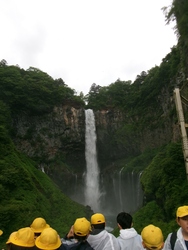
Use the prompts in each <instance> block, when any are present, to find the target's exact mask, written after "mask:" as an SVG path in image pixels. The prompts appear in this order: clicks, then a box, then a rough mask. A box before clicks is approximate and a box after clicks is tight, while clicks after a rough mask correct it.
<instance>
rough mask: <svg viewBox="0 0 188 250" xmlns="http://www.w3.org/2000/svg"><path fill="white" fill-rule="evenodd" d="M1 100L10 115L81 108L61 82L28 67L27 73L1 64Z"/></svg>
mask: <svg viewBox="0 0 188 250" xmlns="http://www.w3.org/2000/svg"><path fill="white" fill-rule="evenodd" d="M0 100H2V101H3V102H4V103H5V104H6V105H7V106H8V107H9V108H10V110H11V112H16V113H18V112H19V113H22V112H27V113H29V114H30V115H41V114H45V113H48V112H50V111H52V109H53V107H54V106H57V105H61V104H65V103H68V102H69V103H71V105H73V106H80V107H84V105H85V103H84V101H83V100H82V98H81V97H79V96H76V95H75V91H74V90H73V89H71V88H69V87H68V86H67V85H66V84H65V83H64V81H63V80H62V79H61V78H60V79H55V80H53V79H52V77H50V76H49V75H48V74H47V73H45V72H42V71H41V70H39V69H37V68H34V67H30V68H29V69H28V70H23V69H20V68H19V67H17V66H7V64H6V61H5V60H2V61H1V63H0Z"/></svg>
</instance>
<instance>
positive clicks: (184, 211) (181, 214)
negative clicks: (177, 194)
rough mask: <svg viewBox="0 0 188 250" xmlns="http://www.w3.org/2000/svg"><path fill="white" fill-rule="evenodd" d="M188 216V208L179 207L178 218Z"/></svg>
mask: <svg viewBox="0 0 188 250" xmlns="http://www.w3.org/2000/svg"><path fill="white" fill-rule="evenodd" d="M186 215H188V206H182V207H178V209H177V212H176V217H184V216H186Z"/></svg>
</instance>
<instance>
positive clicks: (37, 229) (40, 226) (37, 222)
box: [30, 217, 50, 233]
mask: <svg viewBox="0 0 188 250" xmlns="http://www.w3.org/2000/svg"><path fill="white" fill-rule="evenodd" d="M30 227H31V229H32V230H33V231H34V233H41V232H42V231H43V230H44V229H45V228H48V227H50V226H49V225H48V224H47V223H46V221H45V219H43V218H41V217H39V218H36V219H34V221H33V222H32V224H31V226H30Z"/></svg>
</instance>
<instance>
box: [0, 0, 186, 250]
mask: <svg viewBox="0 0 188 250" xmlns="http://www.w3.org/2000/svg"><path fill="white" fill-rule="evenodd" d="M166 17H167V21H170V20H171V18H175V19H176V21H177V27H176V31H177V33H178V37H179V42H178V45H177V46H176V47H174V48H172V49H171V52H170V53H169V54H168V55H166V57H165V58H164V59H163V60H162V62H161V65H159V66H155V67H153V68H152V69H150V70H148V71H147V72H141V73H140V75H137V77H136V79H135V81H134V82H130V81H121V80H120V79H118V80H117V81H116V82H114V83H111V84H110V85H109V86H107V87H101V86H99V85H96V84H93V85H92V86H91V89H90V91H89V93H88V95H87V96H86V97H83V96H82V95H81V96H76V95H75V92H74V90H72V89H71V88H69V87H68V86H67V85H66V84H65V83H64V82H63V80H62V79H56V80H54V79H52V78H51V77H50V76H49V75H48V74H47V73H45V72H42V71H41V70H39V69H36V68H33V67H31V68H29V69H28V70H26V71H25V70H23V69H20V68H19V67H17V66H8V65H7V63H6V61H5V60H2V61H1V62H0V201H1V203H0V217H1V218H0V220H1V229H2V230H3V231H4V234H3V235H2V236H1V242H2V243H1V245H0V247H2V248H4V243H5V241H6V240H7V238H8V236H9V234H10V233H11V232H12V231H14V230H17V229H19V228H20V227H23V226H29V225H30V224H31V222H32V220H33V219H34V218H35V217H37V216H42V217H45V219H46V220H47V222H48V223H49V224H50V225H51V226H52V227H54V228H56V229H57V230H58V232H59V234H60V235H64V233H66V232H67V230H68V229H69V227H70V224H71V223H72V222H73V221H74V220H75V218H76V217H78V216H86V217H88V218H89V216H90V212H91V211H90V209H89V208H86V207H83V206H81V205H79V204H77V203H75V202H73V201H71V200H70V199H68V198H67V197H66V196H65V195H64V194H63V193H62V192H61V191H60V190H59V188H58V187H57V186H56V185H54V183H53V182H52V181H51V180H50V179H49V178H48V176H47V175H46V174H44V173H43V172H41V171H39V170H37V169H36V166H35V165H36V162H34V161H31V159H29V158H28V157H26V156H25V155H23V154H22V153H20V152H18V151H17V150H16V149H15V146H14V144H13V142H12V140H11V135H12V133H13V129H12V127H11V123H12V121H11V119H12V114H13V113H27V114H29V115H43V114H46V113H48V112H50V111H51V110H52V109H53V108H54V106H57V105H61V104H65V103H68V104H70V105H72V106H76V107H84V106H85V103H84V101H83V99H84V98H85V99H86V100H87V103H88V104H87V108H92V109H94V110H98V109H118V110H121V111H123V112H124V114H125V116H126V117H128V118H129V120H131V121H132V124H134V128H133V127H132V125H131V123H127V124H126V123H125V124H124V126H123V128H122V129H121V131H118V133H117V140H119V141H120V142H122V143H124V142H123V140H124V135H125V134H128V135H129V136H130V138H131V137H132V131H133V130H134V131H135V130H137V132H139V131H142V129H143V128H145V129H148V128H150V129H153V128H156V127H157V128H158V127H160V128H163V126H164V119H163V117H162V116H161V115H162V114H163V113H167V114H168V116H169V119H170V118H171V117H172V116H173V115H175V109H174V106H172V107H171V105H170V104H169V103H170V102H169V103H167V104H168V106H167V107H165V108H164V107H161V105H159V104H160V102H161V93H162V92H163V94H164V93H165V94H166V95H168V93H172V92H173V89H174V87H175V86H176V85H177V84H178V86H180V87H181V86H183V85H185V84H186V78H187V77H188V59H187V54H188V53H187V52H188V39H187V37H188V32H187V23H188V20H187V19H188V2H187V0H182V1H178V0H174V1H173V3H172V6H171V8H170V10H169V11H167V12H166ZM163 96H164V95H163ZM166 99H170V96H166ZM163 109H165V110H163ZM153 114H155V120H153ZM28 136H29V135H28ZM130 159H131V160H129V161H128V162H126V166H127V170H129V169H136V170H137V171H143V173H142V177H141V182H142V185H143V189H144V192H145V203H144V206H143V207H142V208H141V209H140V210H139V211H138V212H137V213H136V214H135V215H134V225H135V228H136V229H137V230H138V231H139V232H140V231H141V229H142V228H143V227H144V226H145V225H147V224H150V223H153V224H155V225H157V226H159V227H161V228H162V230H163V233H164V235H165V237H166V235H167V234H168V233H169V232H170V231H172V230H174V229H175V228H177V225H176V223H175V211H176V209H177V207H178V206H179V205H184V204H188V197H187V190H188V182H187V179H186V174H185V166H184V160H183V154H182V147H181V144H179V143H176V144H172V143H169V144H168V145H165V146H164V147H162V148H160V149H154V150H147V151H146V152H144V153H143V154H142V155H139V156H137V157H133V156H132V157H131V156H130ZM60 161H61V159H60Z"/></svg>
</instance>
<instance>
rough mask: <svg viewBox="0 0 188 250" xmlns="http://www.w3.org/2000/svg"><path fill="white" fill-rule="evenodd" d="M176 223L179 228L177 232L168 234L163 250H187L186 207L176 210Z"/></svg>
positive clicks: (187, 213) (187, 209)
mask: <svg viewBox="0 0 188 250" xmlns="http://www.w3.org/2000/svg"><path fill="white" fill-rule="evenodd" d="M176 222H177V224H178V225H179V226H180V228H179V229H178V231H177V232H172V233H169V234H168V236H167V238H166V240H165V244H164V248H163V249H165V250H187V249H188V205H184V206H180V207H178V209H177V210H176Z"/></svg>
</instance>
